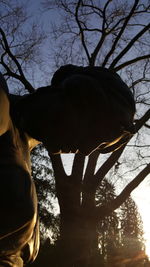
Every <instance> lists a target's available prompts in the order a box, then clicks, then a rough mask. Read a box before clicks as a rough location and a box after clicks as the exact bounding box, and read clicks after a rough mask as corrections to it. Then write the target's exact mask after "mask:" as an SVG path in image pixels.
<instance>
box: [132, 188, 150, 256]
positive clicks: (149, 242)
mask: <svg viewBox="0 0 150 267" xmlns="http://www.w3.org/2000/svg"><path fill="white" fill-rule="evenodd" d="M134 199H135V201H136V203H137V205H138V208H139V212H140V214H141V217H142V221H143V231H144V239H145V248H146V254H147V256H148V258H149V259H150V214H149V208H150V186H148V185H147V183H143V184H142V186H141V187H139V188H138V189H137V190H136V192H135V193H134Z"/></svg>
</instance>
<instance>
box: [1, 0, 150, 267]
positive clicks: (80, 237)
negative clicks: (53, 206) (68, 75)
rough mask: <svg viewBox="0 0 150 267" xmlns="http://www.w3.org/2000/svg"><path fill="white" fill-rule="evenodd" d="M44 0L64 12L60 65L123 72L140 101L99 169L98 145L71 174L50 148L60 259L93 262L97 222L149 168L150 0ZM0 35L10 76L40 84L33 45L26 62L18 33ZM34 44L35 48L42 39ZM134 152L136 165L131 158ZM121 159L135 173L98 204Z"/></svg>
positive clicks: (58, 35)
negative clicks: (27, 66) (30, 63)
mask: <svg viewBox="0 0 150 267" xmlns="http://www.w3.org/2000/svg"><path fill="white" fill-rule="evenodd" d="M44 5H45V6H46V7H47V8H48V7H49V8H50V11H51V8H57V9H58V10H59V11H60V15H62V16H63V20H62V21H61V24H59V25H58V26H57V25H55V24H54V23H53V25H52V33H53V36H54V38H55V42H56V44H57V43H58V49H56V46H55V51H56V53H54V56H53V59H54V60H55V63H56V66H57V67H58V66H60V65H61V64H66V63H71V62H72V63H74V64H82V65H90V66H95V65H97V66H103V67H107V68H110V69H112V70H114V71H118V72H119V73H120V74H121V75H122V77H123V79H124V80H125V81H126V82H127V84H128V85H129V86H130V87H131V89H132V91H133V92H134V94H135V99H136V101H137V114H136V117H135V131H134V135H133V137H132V139H131V140H130V142H128V144H127V145H126V146H123V147H122V148H121V149H119V150H117V151H115V152H113V153H112V154H110V155H108V157H107V158H106V159H105V160H104V161H103V163H102V164H101V165H98V168H97V171H95V169H96V166H97V163H99V161H98V158H99V155H100V153H99V151H96V152H94V153H93V154H92V155H90V156H89V158H88V163H87V167H86V169H85V172H84V164H85V157H84V156H83V155H81V154H77V155H75V157H74V162H73V166H72V173H71V175H70V176H69V175H67V174H66V173H65V170H64V166H63V163H62V159H61V157H60V156H59V155H57V156H54V155H51V154H50V153H49V154H50V158H51V160H52V164H53V168H54V173H55V179H56V190H57V196H58V200H59V205H60V211H61V242H62V246H61V251H62V266H65V267H66V266H74V265H75V264H76V266H80V265H81V266H87V264H88V263H89V262H90V261H91V259H92V253H93V244H95V242H96V226H97V223H98V221H99V220H100V219H102V218H104V217H105V216H108V215H109V214H110V213H111V212H112V211H113V210H115V209H117V208H118V207H119V206H120V205H121V204H122V203H123V202H124V201H125V200H126V198H127V197H128V196H129V195H130V194H131V192H132V191H133V190H134V189H135V188H136V187H137V186H138V185H139V184H140V183H141V182H142V181H143V180H144V178H145V177H146V176H147V175H148V174H149V172H150V163H149V155H148V154H147V147H148V145H149V143H148V142H149V139H148V137H147V136H148V132H149V122H148V120H149V118H150V109H149V94H150V92H149V88H148V84H149V76H148V75H149V71H150V66H149V58H150V54H149V51H148V45H149V43H148V33H149V27H150V24H149V20H148V15H149V12H150V11H149V9H150V5H149V3H148V1H146V0H145V1H144V3H143V1H140V0H134V1H117V0H113V1H111V0H107V1H97V2H96V3H95V1H92V0H88V1H83V0H78V1H70V0H69V1H66V0H61V1H48V0H47V1H46V0H45V1H44ZM56 26H57V27H56ZM1 37H2V40H1V47H2V56H1V64H2V66H3V68H4V70H5V75H6V74H7V75H8V76H11V77H13V78H15V79H17V80H19V81H20V82H21V83H22V84H23V85H24V87H25V88H26V89H28V91H29V92H32V91H34V88H33V86H32V85H31V83H30V82H29V81H28V79H27V78H26V77H25V75H24V69H23V67H24V62H25V61H24V58H26V56H25V55H26V54H25V51H26V49H27V50H28V49H29V48H28V46H27V47H25V46H24V52H23V53H22V60H23V61H20V57H19V54H17V53H15V49H14V48H15V46H14V47H13V46H11V45H12V40H9V36H7V31H4V30H3V29H2V30H1ZM14 40H16V39H14ZM30 41H31V40H30ZM30 41H29V47H30V45H31V42H30ZM37 44H39V43H37ZM31 47H33V51H35V50H34V49H35V47H36V46H34V45H33V46H31ZM12 66H13V67H12ZM14 66H15V71H14ZM143 129H144V132H142V131H143ZM140 132H141V133H142V135H143V133H144V139H145V140H144V142H142V140H141V138H142V135H141V134H140ZM145 147H146V149H145ZM135 149H137V154H136V155H137V156H138V157H137V158H136V160H135V159H134V158H135V153H134V154H133V155H134V156H133V157H132V153H133V151H135ZM144 149H145V150H144ZM122 155H123V157H121V156H122ZM129 155H130V163H131V162H132V164H131V166H130V164H128V162H129V161H128V160H127V157H128V159H129ZM100 158H101V156H100ZM135 161H136V162H135ZM121 163H127V164H126V168H127V167H128V169H129V170H131V169H133V166H134V169H135V172H132V175H131V173H130V179H128V183H127V185H126V186H125V187H124V188H123V190H122V192H121V193H120V194H119V195H118V196H117V197H116V198H115V199H114V200H113V201H111V203H106V204H105V205H104V206H101V207H97V206H96V204H95V193H96V190H97V188H98V186H99V185H100V183H101V181H102V179H103V178H104V177H105V176H106V175H107V174H108V173H109V171H110V170H111V169H112V168H114V170H115V171H116V170H117V171H118V169H121V173H122V174H123V173H124V168H119V167H120V165H121V166H122V164H121ZM135 163H136V164H135ZM120 175H121V174H120ZM127 176H128V174H127ZM124 177H126V176H125V175H124ZM111 179H114V178H113V177H111ZM94 247H95V245H94ZM68 255H69V256H68ZM91 264H92V263H91Z"/></svg>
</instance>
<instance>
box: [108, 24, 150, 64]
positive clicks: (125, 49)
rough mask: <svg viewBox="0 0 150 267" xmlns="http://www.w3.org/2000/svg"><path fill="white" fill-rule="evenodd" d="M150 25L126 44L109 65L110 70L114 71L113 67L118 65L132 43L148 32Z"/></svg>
mask: <svg viewBox="0 0 150 267" xmlns="http://www.w3.org/2000/svg"><path fill="white" fill-rule="evenodd" d="M149 28H150V23H149V24H148V25H146V26H145V27H144V28H143V29H142V30H141V31H140V32H138V33H137V34H136V35H135V36H134V37H133V38H132V40H131V41H130V42H129V43H128V45H127V46H126V47H125V48H124V49H123V50H122V51H121V52H120V54H119V55H118V56H117V57H116V58H115V59H114V60H113V62H112V63H111V65H110V67H109V68H110V69H114V67H115V65H116V64H117V63H118V61H119V60H120V59H121V58H122V57H123V56H124V55H125V54H126V53H127V52H128V51H129V50H130V49H131V48H132V46H133V45H134V43H135V42H136V41H137V40H138V39H139V38H140V37H141V36H142V35H143V34H144V33H145V32H147V31H148V30H149Z"/></svg>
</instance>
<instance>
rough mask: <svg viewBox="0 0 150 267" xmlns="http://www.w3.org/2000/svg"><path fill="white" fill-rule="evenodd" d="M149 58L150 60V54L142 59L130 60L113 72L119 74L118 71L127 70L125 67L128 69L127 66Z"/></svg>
mask: <svg viewBox="0 0 150 267" xmlns="http://www.w3.org/2000/svg"><path fill="white" fill-rule="evenodd" d="M148 58H150V54H147V55H144V56H141V57H136V58H133V59H131V60H128V61H126V62H124V63H122V64H120V65H119V66H117V67H115V68H114V69H113V70H114V71H116V72H117V71H119V70H121V69H123V68H125V67H127V66H129V65H131V64H133V63H136V62H138V61H140V60H144V59H148Z"/></svg>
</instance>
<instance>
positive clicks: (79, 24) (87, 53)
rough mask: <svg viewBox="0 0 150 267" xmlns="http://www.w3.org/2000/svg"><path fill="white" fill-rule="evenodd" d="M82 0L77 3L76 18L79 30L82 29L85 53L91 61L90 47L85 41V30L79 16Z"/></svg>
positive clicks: (81, 34)
mask: <svg viewBox="0 0 150 267" xmlns="http://www.w3.org/2000/svg"><path fill="white" fill-rule="evenodd" d="M81 2H82V1H81V0H79V1H78V3H77V6H76V12H75V18H76V22H77V25H78V27H79V30H80V36H81V42H82V45H83V48H84V50H85V53H86V55H87V58H88V60H89V62H90V54H89V51H88V48H87V46H86V43H85V36H84V31H83V29H82V26H81V23H80V20H79V16H78V12H79V8H80V4H81Z"/></svg>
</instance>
